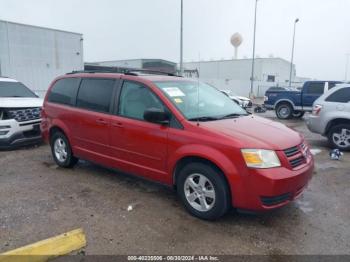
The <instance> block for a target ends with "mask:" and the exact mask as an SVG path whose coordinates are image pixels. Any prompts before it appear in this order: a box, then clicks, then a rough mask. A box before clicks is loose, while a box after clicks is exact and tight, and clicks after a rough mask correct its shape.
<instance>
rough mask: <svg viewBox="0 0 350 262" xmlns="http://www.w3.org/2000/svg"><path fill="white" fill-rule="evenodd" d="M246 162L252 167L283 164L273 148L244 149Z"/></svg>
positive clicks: (268, 166)
mask: <svg viewBox="0 0 350 262" xmlns="http://www.w3.org/2000/svg"><path fill="white" fill-rule="evenodd" d="M241 151H242V155H243V158H244V160H245V163H246V164H247V166H248V167H251V168H271V167H279V166H281V162H280V160H279V158H278V156H277V154H276V152H275V151H273V150H265V149H242V150H241Z"/></svg>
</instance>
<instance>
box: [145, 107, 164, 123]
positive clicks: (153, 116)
mask: <svg viewBox="0 0 350 262" xmlns="http://www.w3.org/2000/svg"><path fill="white" fill-rule="evenodd" d="M143 118H144V119H145V120H146V121H148V122H151V123H156V124H161V125H167V124H169V122H170V115H169V114H168V113H167V112H164V110H162V109H159V108H148V109H146V111H145V112H144V114H143Z"/></svg>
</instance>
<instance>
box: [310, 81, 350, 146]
mask: <svg viewBox="0 0 350 262" xmlns="http://www.w3.org/2000/svg"><path fill="white" fill-rule="evenodd" d="M306 124H307V126H308V128H309V129H310V131H311V132H314V133H318V134H321V135H323V136H326V137H328V140H329V142H330V144H331V146H332V147H334V148H339V149H341V150H348V151H350V85H349V84H340V85H337V86H336V87H334V88H332V89H331V90H329V91H328V92H327V93H325V94H324V95H323V96H321V97H320V98H318V99H317V100H316V101H315V102H314V106H313V110H312V115H310V116H309V118H308V119H307V120H306Z"/></svg>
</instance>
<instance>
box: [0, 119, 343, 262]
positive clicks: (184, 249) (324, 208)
mask: <svg viewBox="0 0 350 262" xmlns="http://www.w3.org/2000/svg"><path fill="white" fill-rule="evenodd" d="M264 116H266V117H269V118H274V115H273V114H272V113H267V114H264ZM285 123H286V124H287V125H288V126H290V127H292V128H294V129H296V130H298V131H300V132H302V133H303V134H304V135H305V137H306V139H307V140H308V141H309V143H310V144H311V146H312V148H313V149H320V150H321V152H320V153H318V154H317V155H316V156H315V159H316V170H315V174H314V177H313V179H312V181H311V183H310V185H309V188H308V189H307V190H306V191H305V192H304V194H303V195H302V197H301V198H300V199H299V200H297V201H296V202H294V203H291V204H289V205H288V206H286V207H284V208H282V209H279V210H276V211H273V212H270V213H267V214H261V215H247V214H238V213H236V212H235V211H232V212H231V213H230V214H228V215H227V216H225V217H224V218H222V219H220V220H219V221H216V222H206V221H201V220H199V219H197V218H194V217H192V216H190V215H189V214H188V213H187V212H186V211H185V210H184V208H183V207H182V205H181V204H180V202H179V200H178V199H177V197H176V195H175V193H174V192H172V191H171V190H169V189H168V188H166V187H163V186H160V185H155V184H152V183H150V182H146V181H143V180H140V179H137V178H133V177H130V176H127V175H125V174H120V173H116V172H114V171H111V170H108V169H105V168H102V167H99V166H96V165H94V164H91V163H88V162H86V161H80V162H79V164H78V165H77V166H76V167H75V168H74V169H72V170H65V169H61V168H58V167H57V166H56V165H55V164H54V162H53V159H52V158H51V154H50V149H49V147H48V146H47V145H43V146H40V147H35V148H27V149H20V150H16V151H9V152H0V252H3V251H7V250H11V249H14V248H16V247H20V246H23V245H26V244H29V243H32V242H36V241H38V240H41V239H45V238H48V237H52V236H55V235H58V234H61V233H64V232H67V231H70V230H72V229H75V228H80V227H82V228H83V229H84V231H85V233H86V236H87V242H88V245H87V246H86V248H85V253H86V254H109V255H111V254H133V255H134V254H143V255H146V254H152V255H154V254H163V255H164V254H201V255H202V254H216V255H219V254H267V255H282V254H350V211H349V203H350V161H349V160H350V158H349V157H350V154H349V153H347V154H345V155H344V156H343V158H342V160H341V161H331V160H330V159H329V155H328V154H329V148H327V142H326V140H325V139H324V138H323V137H321V136H318V135H314V134H311V133H310V132H309V131H308V130H307V128H306V127H305V124H304V122H303V121H300V120H290V121H287V122H285ZM129 205H131V206H132V207H133V209H132V210H131V211H128V206H129Z"/></svg>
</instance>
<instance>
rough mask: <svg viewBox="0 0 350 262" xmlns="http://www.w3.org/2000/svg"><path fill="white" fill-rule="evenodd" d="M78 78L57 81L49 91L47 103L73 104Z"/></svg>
mask: <svg viewBox="0 0 350 262" xmlns="http://www.w3.org/2000/svg"><path fill="white" fill-rule="evenodd" d="M79 82H80V78H65V79H61V80H58V81H57V82H56V83H55V84H54V86H53V87H52V89H51V92H50V94H49V97H48V101H49V102H52V103H58V104H63V105H71V106H73V105H74V104H75V98H76V96H77V92H78V87H79Z"/></svg>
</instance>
